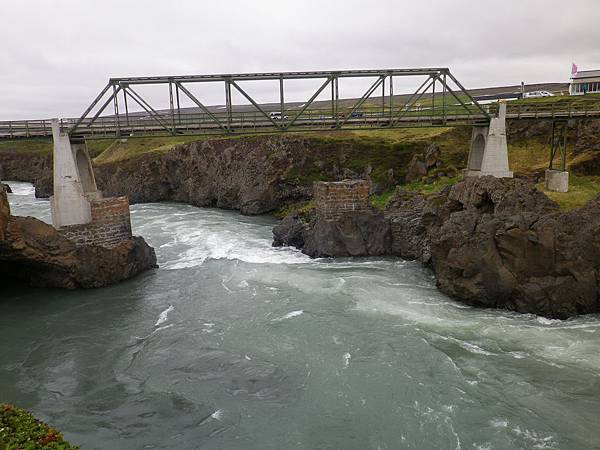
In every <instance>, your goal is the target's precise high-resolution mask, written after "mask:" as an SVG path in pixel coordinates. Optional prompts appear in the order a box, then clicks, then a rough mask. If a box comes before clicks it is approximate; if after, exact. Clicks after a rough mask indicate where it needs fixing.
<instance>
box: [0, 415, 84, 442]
mask: <svg viewBox="0 0 600 450" xmlns="http://www.w3.org/2000/svg"><path fill="white" fill-rule="evenodd" d="M78 448H79V447H74V446H72V445H71V444H69V443H68V442H67V441H65V440H64V438H63V436H62V434H60V433H59V432H58V431H57V430H55V429H54V428H51V427H49V426H48V425H46V424H45V423H43V422H40V421H39V420H37V419H36V418H35V417H33V415H32V414H30V413H28V412H27V411H24V410H22V409H19V408H15V407H14V406H11V405H4V404H0V449H3V450H17V449H20V450H75V449H78Z"/></svg>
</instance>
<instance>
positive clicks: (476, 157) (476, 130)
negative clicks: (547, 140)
mask: <svg viewBox="0 0 600 450" xmlns="http://www.w3.org/2000/svg"><path fill="white" fill-rule="evenodd" d="M485 175H491V176H493V177H496V178H512V177H513V173H512V172H511V171H510V170H509V167H508V143H507V139H506V103H504V102H501V103H500V105H499V111H498V117H493V118H492V119H491V120H490V126H489V127H482V126H475V127H473V134H472V137H471V150H470V152H469V162H468V167H467V169H466V170H465V176H467V177H482V176H485Z"/></svg>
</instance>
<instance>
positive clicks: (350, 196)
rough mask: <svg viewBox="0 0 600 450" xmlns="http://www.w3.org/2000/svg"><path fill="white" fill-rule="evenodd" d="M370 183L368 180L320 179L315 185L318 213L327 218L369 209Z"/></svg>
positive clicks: (332, 218) (335, 217) (331, 218)
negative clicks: (326, 180)
mask: <svg viewBox="0 0 600 450" xmlns="http://www.w3.org/2000/svg"><path fill="white" fill-rule="evenodd" d="M369 190H370V185H369V182H368V181H366V180H344V181H334V182H324V181H318V182H315V183H314V185H313V191H314V199H315V203H316V210H317V213H318V214H319V215H320V216H321V217H323V218H325V219H326V220H335V219H339V218H340V217H341V216H342V215H344V214H345V213H348V212H359V211H368V210H369V209H370V202H369Z"/></svg>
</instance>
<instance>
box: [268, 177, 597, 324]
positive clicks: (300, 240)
mask: <svg viewBox="0 0 600 450" xmlns="http://www.w3.org/2000/svg"><path fill="white" fill-rule="evenodd" d="M386 223H387V224H389V228H388V225H386ZM390 229H391V239H390V237H389V234H390ZM274 234H275V244H277V245H283V244H286V245H294V246H297V247H299V248H301V249H302V251H303V252H304V253H307V254H309V255H311V256H365V255H381V254H394V255H397V256H400V257H402V258H405V259H410V260H413V259H416V260H419V261H421V262H423V263H424V264H426V265H427V266H429V267H431V268H432V269H433V271H434V272H435V275H436V278H437V286H438V288H439V289H440V290H441V291H442V292H444V293H446V294H448V295H449V296H451V297H452V298H454V299H456V300H459V301H462V302H465V303H467V304H470V305H474V306H479V307H489V308H502V309H508V310H512V311H518V312H521V313H533V314H538V315H542V316H545V317H550V318H559V319H566V318H568V317H571V316H574V315H577V314H587V313H598V312H600V288H599V286H600V196H598V197H597V198H596V199H594V200H592V201H591V202H589V203H588V204H587V205H586V206H584V207H583V208H580V209H577V210H574V211H571V212H568V213H564V212H561V211H560V210H559V208H558V205H557V204H556V203H555V202H553V201H552V200H550V199H549V198H548V197H546V196H545V195H544V194H543V193H541V192H539V191H538V190H536V189H535V187H534V185H532V184H530V183H528V182H526V181H524V180H519V179H497V178H492V177H483V178H473V179H467V180H465V181H462V182H460V183H458V184H456V185H454V186H452V187H451V188H446V189H445V190H444V191H442V192H440V193H438V194H434V195H430V196H423V195H421V194H416V193H411V192H406V191H404V190H402V189H401V188H397V190H396V192H395V194H394V196H393V197H392V198H391V200H390V202H389V204H388V207H387V208H386V211H385V218H383V217H382V216H381V215H377V214H376V213H372V214H367V215H363V214H362V213H350V214H348V215H344V216H340V218H339V219H337V220H324V219H323V218H319V217H318V216H315V217H313V218H312V219H311V220H309V221H308V222H306V223H305V222H304V221H302V219H301V218H300V217H298V216H291V217H288V218H286V219H285V220H284V221H282V222H281V223H280V224H279V225H278V226H277V227H276V228H275V230H274Z"/></svg>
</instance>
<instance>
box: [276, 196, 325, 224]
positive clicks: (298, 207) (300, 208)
mask: <svg viewBox="0 0 600 450" xmlns="http://www.w3.org/2000/svg"><path fill="white" fill-rule="evenodd" d="M314 209H315V201H314V200H309V201H307V202H297V203H292V204H288V205H286V206H284V207H283V208H280V209H279V210H277V211H276V212H275V213H274V214H273V215H274V216H275V217H277V218H278V219H283V218H284V217H286V216H288V215H290V214H298V215H300V217H301V218H303V219H306V220H307V219H308V216H309V215H310V213H311V212H312V211H313V210H314Z"/></svg>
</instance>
